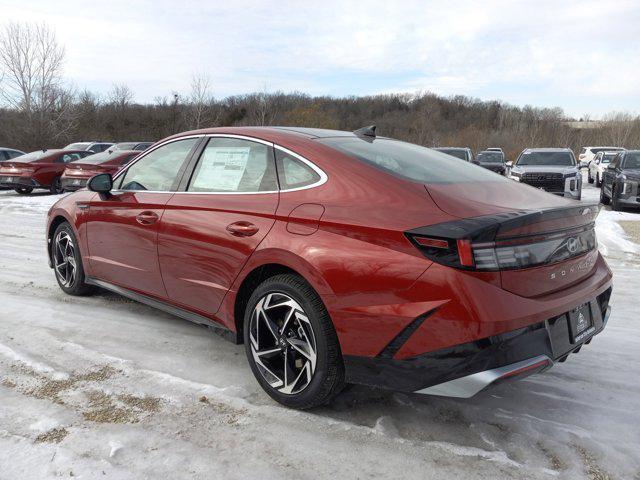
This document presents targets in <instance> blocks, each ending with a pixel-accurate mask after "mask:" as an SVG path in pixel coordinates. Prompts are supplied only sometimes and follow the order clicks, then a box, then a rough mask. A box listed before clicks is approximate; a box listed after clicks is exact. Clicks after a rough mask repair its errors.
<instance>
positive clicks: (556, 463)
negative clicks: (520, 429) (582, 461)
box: [536, 442, 567, 472]
mask: <svg viewBox="0 0 640 480" xmlns="http://www.w3.org/2000/svg"><path fill="white" fill-rule="evenodd" d="M536 446H537V447H538V448H539V449H540V451H541V452H542V453H544V456H545V457H547V459H548V460H549V464H550V465H551V468H552V469H553V470H555V471H557V472H558V471H560V470H564V469H566V468H567V466H566V465H565V463H564V462H563V461H562V460H561V459H560V457H558V456H557V455H556V454H555V453H553V452H552V451H551V450H549V449H548V448H547V447H546V446H545V445H544V444H543V443H542V442H538V443H536Z"/></svg>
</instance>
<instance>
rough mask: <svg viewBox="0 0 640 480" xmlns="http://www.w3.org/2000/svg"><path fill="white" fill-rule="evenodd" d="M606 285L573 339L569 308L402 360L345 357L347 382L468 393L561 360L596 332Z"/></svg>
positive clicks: (604, 313)
mask: <svg viewBox="0 0 640 480" xmlns="http://www.w3.org/2000/svg"><path fill="white" fill-rule="evenodd" d="M610 296H611V287H609V288H608V289H607V290H605V291H604V292H602V293H601V294H600V295H598V296H597V297H595V298H593V299H592V300H590V301H589V308H590V310H591V315H592V319H593V326H592V327H590V328H589V329H587V330H586V331H585V332H583V333H582V334H580V335H578V336H577V337H576V338H575V339H574V338H572V335H571V331H570V329H571V327H570V320H569V312H565V313H563V314H561V315H559V316H556V317H553V318H550V319H548V320H545V321H543V322H539V323H536V324H533V325H529V326H527V327H524V328H520V329H517V330H513V331H509V332H505V333H501V334H499V335H494V336H491V337H487V338H483V339H480V340H477V341H473V342H468V343H464V344H460V345H455V346H452V347H447V348H444V349H441V350H437V351H434V352H429V353H425V354H423V355H418V356H415V357H411V358H407V359H397V358H387V357H384V356H381V355H379V356H377V357H357V356H345V357H344V361H345V369H346V376H347V381H348V382H351V383H359V384H365V385H371V386H375V387H380V388H386V389H391V390H397V391H404V392H415V393H422V394H431V395H443V396H455V397H465V398H466V397H471V396H473V395H475V394H476V393H478V392H479V391H481V390H482V389H484V388H486V387H487V386H489V385H491V384H493V383H496V382H498V381H502V380H506V379H511V378H516V377H521V376H525V375H529V374H532V373H536V372H540V371H543V370H546V369H548V368H550V367H551V366H552V365H553V364H554V363H555V362H564V361H565V360H566V358H567V357H568V356H569V354H571V353H577V352H578V351H579V350H580V349H581V348H582V346H583V345H584V344H588V343H590V342H591V339H592V338H593V336H594V335H597V334H598V333H600V332H601V331H602V330H603V329H604V327H605V325H606V323H607V320H608V317H609V313H610V306H609V298H610Z"/></svg>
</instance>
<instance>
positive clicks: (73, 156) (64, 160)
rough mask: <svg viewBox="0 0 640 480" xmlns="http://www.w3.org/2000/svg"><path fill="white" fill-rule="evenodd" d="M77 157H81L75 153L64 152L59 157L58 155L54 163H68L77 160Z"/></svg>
mask: <svg viewBox="0 0 640 480" xmlns="http://www.w3.org/2000/svg"><path fill="white" fill-rule="evenodd" d="M79 158H81V157H80V155H78V154H77V153H65V154H64V155H62V156H61V157H58V159H57V160H56V163H69V162H73V161H74V160H78V159H79Z"/></svg>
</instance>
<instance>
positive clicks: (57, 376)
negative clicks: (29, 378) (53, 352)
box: [0, 343, 69, 380]
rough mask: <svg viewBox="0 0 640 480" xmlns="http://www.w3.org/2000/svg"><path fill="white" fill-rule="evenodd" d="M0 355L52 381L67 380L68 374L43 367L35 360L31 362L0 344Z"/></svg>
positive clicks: (26, 357)
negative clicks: (46, 376) (48, 377)
mask: <svg viewBox="0 0 640 480" xmlns="http://www.w3.org/2000/svg"><path fill="white" fill-rule="evenodd" d="M0 355H3V356H5V357H7V358H9V359H11V360H13V361H15V362H18V363H22V364H23V365H25V366H27V367H29V368H30V369H31V370H33V371H34V372H37V373H41V374H43V375H48V376H50V377H51V378H53V379H54V380H67V379H68V378H69V374H68V373H65V372H58V371H56V370H55V369H54V368H52V367H50V366H49V365H45V364H44V363H41V362H38V361H37V360H33V359H31V358H29V357H28V356H26V355H23V354H21V353H18V352H16V351H15V350H13V349H12V348H9V347H8V346H6V345H3V344H2V343H0Z"/></svg>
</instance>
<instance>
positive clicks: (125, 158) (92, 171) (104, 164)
mask: <svg viewBox="0 0 640 480" xmlns="http://www.w3.org/2000/svg"><path fill="white" fill-rule="evenodd" d="M139 153H140V152H139V151H134V150H114V151H111V150H106V151H104V152H100V153H95V154H93V155H91V156H89V157H87V158H84V159H83V160H79V161H76V162H73V163H70V164H69V165H67V168H65V169H64V173H63V174H62V177H61V178H60V180H61V184H62V189H63V190H64V191H66V192H73V191H75V190H79V189H81V188H83V187H84V186H85V185H86V184H87V181H88V180H89V179H90V178H91V177H93V176H94V175H97V174H99V173H110V174H111V175H115V174H116V172H117V171H118V170H120V169H121V168H122V167H123V166H124V165H126V164H127V163H129V162H130V161H131V160H132V159H133V158H134V157H135V156H136V155H138V154H139Z"/></svg>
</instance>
